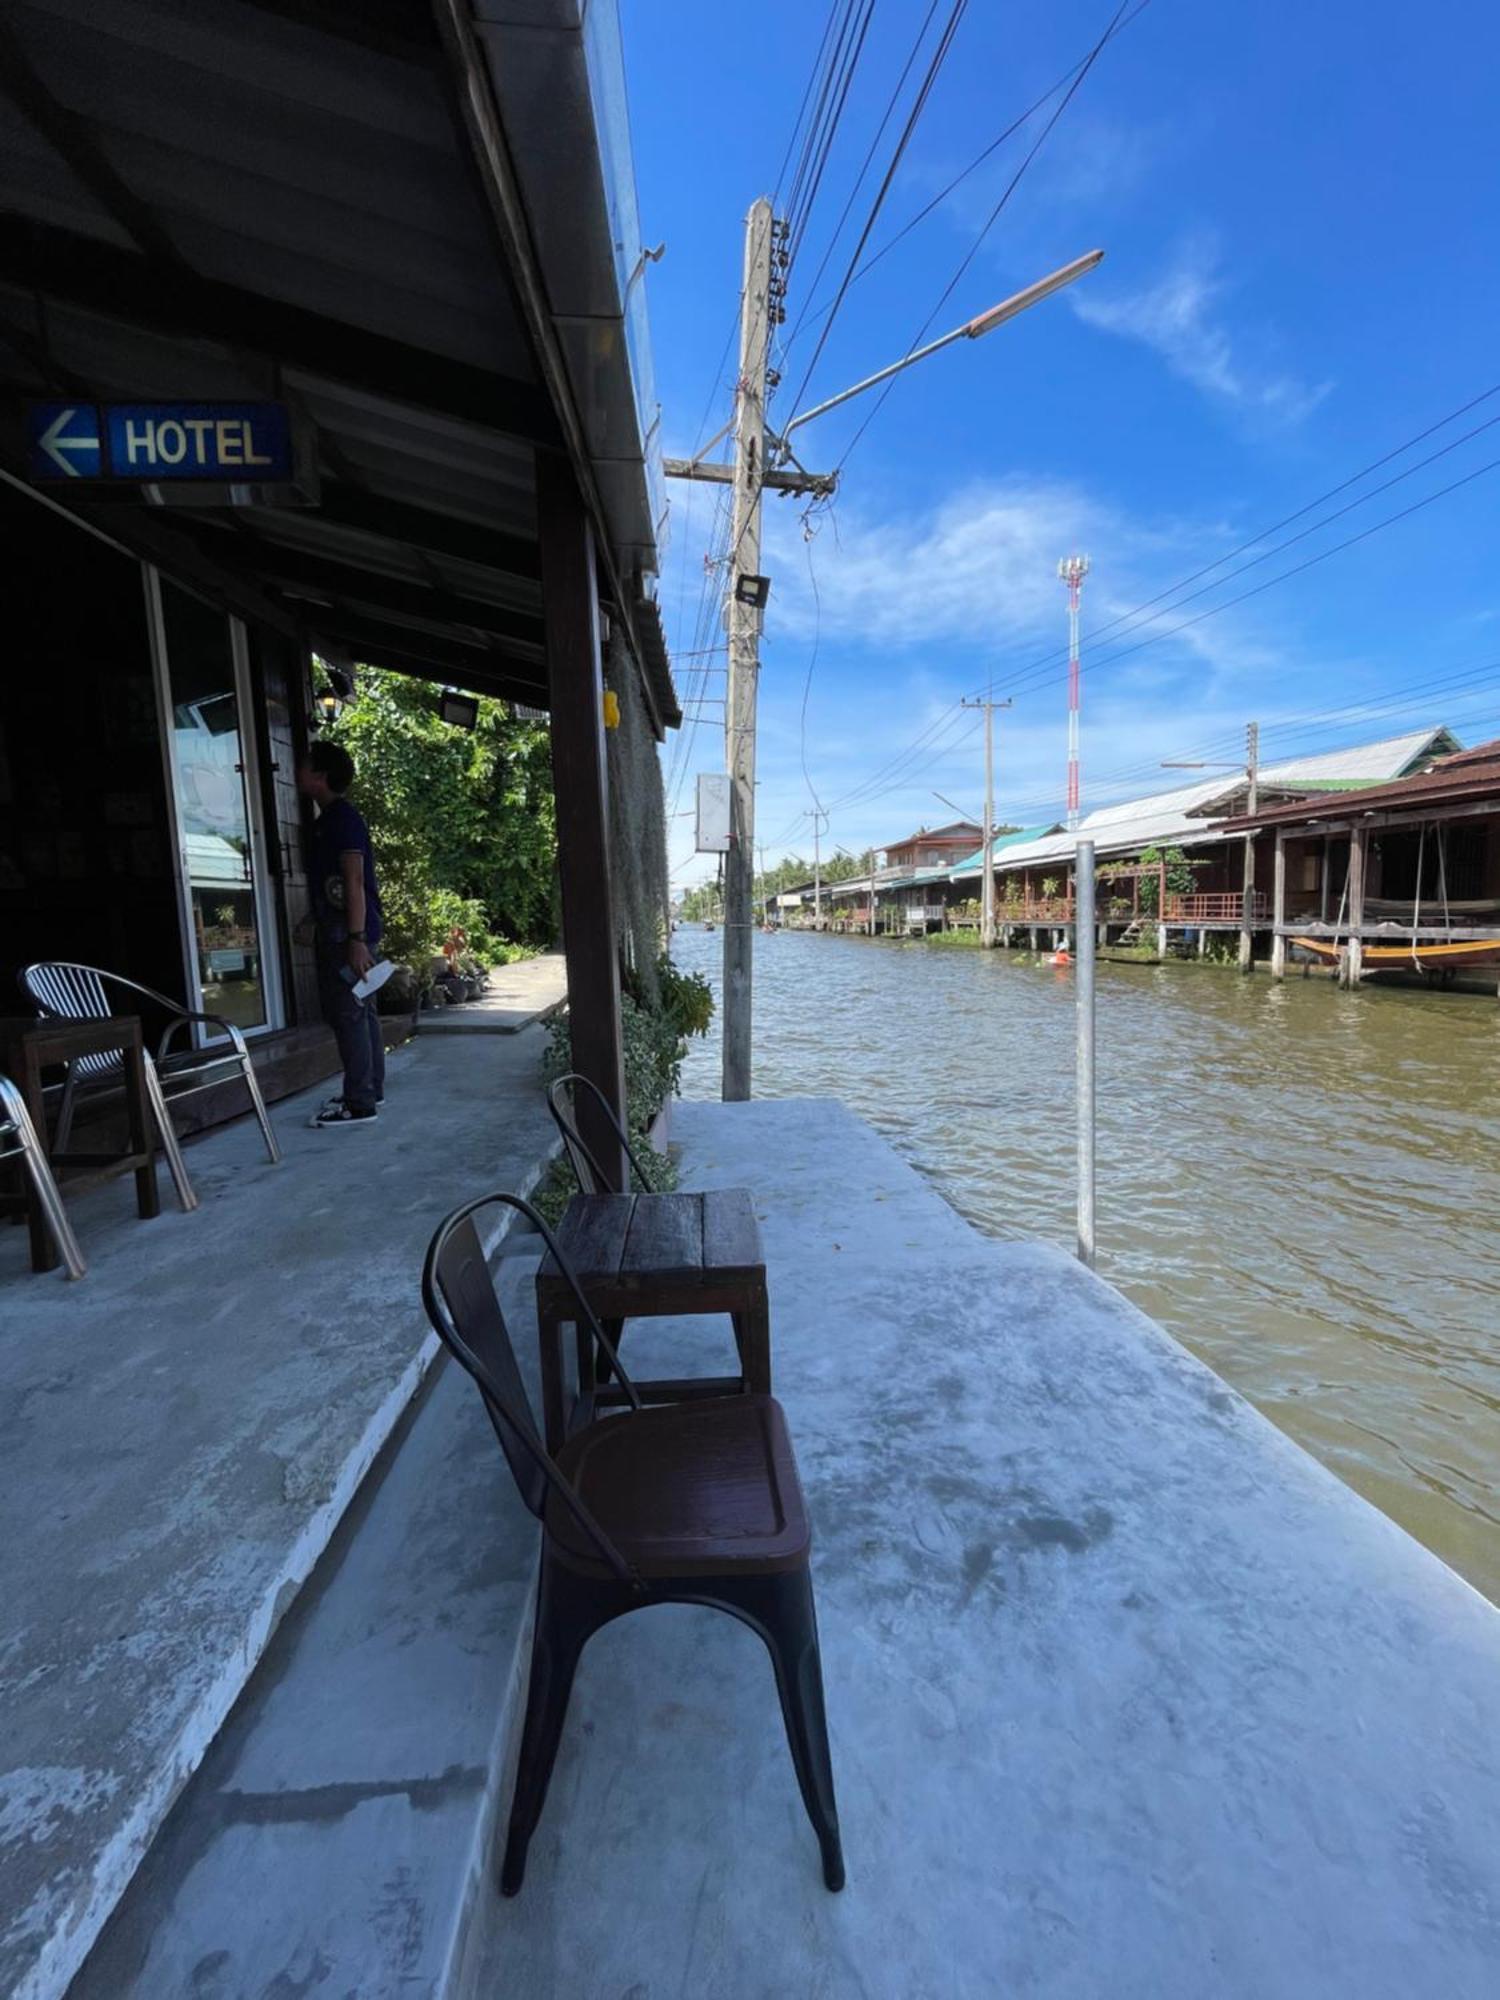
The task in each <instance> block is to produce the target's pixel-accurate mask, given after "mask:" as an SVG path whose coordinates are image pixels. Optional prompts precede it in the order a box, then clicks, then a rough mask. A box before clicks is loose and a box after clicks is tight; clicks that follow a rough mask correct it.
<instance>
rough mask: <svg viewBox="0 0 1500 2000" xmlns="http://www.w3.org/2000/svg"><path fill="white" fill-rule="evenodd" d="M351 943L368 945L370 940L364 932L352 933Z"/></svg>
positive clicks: (350, 936) (350, 934) (350, 935)
mask: <svg viewBox="0 0 1500 2000" xmlns="http://www.w3.org/2000/svg"><path fill="white" fill-rule="evenodd" d="M349 942H350V944H367V943H368V942H369V940H368V939H367V938H366V936H365V934H364V932H363V931H350V933H349Z"/></svg>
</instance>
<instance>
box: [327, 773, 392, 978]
mask: <svg viewBox="0 0 1500 2000" xmlns="http://www.w3.org/2000/svg"><path fill="white" fill-rule="evenodd" d="M346 854H359V855H362V856H363V857H364V871H365V942H366V943H367V944H368V945H369V947H370V949H371V950H372V951H373V950H374V949H375V946H376V945H377V944H379V942H380V927H381V926H380V891H379V890H378V889H377V888H376V887H375V861H374V857H373V856H372V854H371V853H370V829H369V828H368V827H367V826H366V825H365V822H364V816H363V814H362V813H360V812H357V811H356V810H355V808H354V807H353V806H352V805H351V804H350V803H349V801H348V800H347V799H330V800H329V802H328V804H327V805H326V806H324V808H323V810H322V811H321V812H320V813H319V814H318V823H317V825H316V826H315V827H314V829H313V865H312V897H313V910H314V913H315V914H316V916H317V919H318V933H319V936H320V937H322V938H323V939H324V940H325V941H326V942H327V943H329V944H342V943H343V942H344V941H345V939H346V938H347V937H348V934H349V920H348V917H347V916H346V915H345V912H344V866H343V858H342V857H343V856H344V855H346Z"/></svg>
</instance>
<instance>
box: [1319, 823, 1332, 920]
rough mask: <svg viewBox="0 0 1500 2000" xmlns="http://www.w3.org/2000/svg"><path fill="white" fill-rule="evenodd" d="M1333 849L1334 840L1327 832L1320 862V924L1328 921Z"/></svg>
mask: <svg viewBox="0 0 1500 2000" xmlns="http://www.w3.org/2000/svg"><path fill="white" fill-rule="evenodd" d="M1332 849H1333V842H1332V841H1331V840H1330V839H1329V837H1328V835H1327V834H1326V833H1325V834H1324V836H1323V858H1322V860H1321V861H1320V862H1319V863H1318V922H1319V923H1320V924H1326V923H1327V922H1328V857H1329V855H1330V853H1331V852H1332Z"/></svg>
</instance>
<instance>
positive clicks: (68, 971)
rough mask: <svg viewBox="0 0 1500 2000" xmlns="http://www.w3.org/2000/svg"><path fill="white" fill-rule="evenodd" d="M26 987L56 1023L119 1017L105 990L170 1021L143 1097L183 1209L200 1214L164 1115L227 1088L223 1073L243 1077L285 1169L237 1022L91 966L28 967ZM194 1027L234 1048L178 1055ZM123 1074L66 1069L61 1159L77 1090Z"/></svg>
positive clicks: (109, 1063)
mask: <svg viewBox="0 0 1500 2000" xmlns="http://www.w3.org/2000/svg"><path fill="white" fill-rule="evenodd" d="M21 985H22V986H23V988H24V989H25V991H26V993H27V994H28V996H29V997H30V998H31V999H32V1000H33V1001H34V1002H35V1003H36V1005H37V1007H38V1008H40V1010H41V1012H42V1013H44V1014H52V1015H56V1016H59V1017H60V1018H61V1019H63V1020H69V1021H88V1020H104V1019H107V1018H108V1016H109V1015H110V1014H112V1013H116V1012H119V1011H121V1010H120V1009H117V1008H115V1007H112V1006H111V1005H110V1000H109V994H108V991H107V988H108V987H120V988H122V989H123V990H124V991H125V992H126V993H130V994H134V995H137V996H138V997H139V998H140V999H142V1000H147V1001H149V1002H150V1003H151V1005H152V1006H153V1007H160V1008H161V1009H162V1011H163V1012H164V1013H166V1014H167V1015H169V1016H170V1017H171V1018H170V1020H169V1022H168V1025H167V1029H166V1032H165V1033H164V1034H163V1035H162V1038H161V1040H160V1042H159V1043H158V1044H157V1050H156V1056H155V1059H154V1060H153V1059H152V1057H151V1056H150V1055H148V1056H147V1057H146V1089H147V1092H148V1093H149V1095H150V1098H151V1107H152V1111H153V1114H154V1116H155V1118H156V1125H157V1130H158V1131H159V1133H160V1134H161V1143H162V1150H163V1152H164V1153H165V1154H166V1156H167V1165H168V1167H169V1169H170V1170H171V1174H172V1183H173V1186H174V1187H175V1188H176V1190H177V1199H178V1201H179V1202H180V1203H181V1205H182V1207H183V1208H185V1209H191V1208H196V1207H197V1206H198V1197H197V1196H196V1195H195V1194H194V1193H193V1187H192V1182H191V1181H190V1180H189V1179H188V1174H187V1168H186V1167H185V1166H184V1165H183V1160H182V1151H181V1148H180V1147H179V1145H178V1143H177V1133H176V1131H175V1129H174V1127H173V1124H172V1119H171V1114H170V1112H169V1111H168V1108H167V1106H168V1100H169V1097H171V1098H177V1097H191V1096H193V1095H194V1094H195V1093H196V1092H198V1091H200V1090H208V1089H211V1088H212V1086H213V1085H214V1084H216V1083H222V1082H224V1081H226V1072H228V1071H229V1070H231V1069H238V1070H239V1072H240V1075H241V1077H242V1078H243V1080H244V1084H245V1088H246V1089H247V1090H248V1091H249V1093H250V1108H251V1110H252V1111H254V1113H255V1116H256V1119H257V1121H258V1123H259V1125H260V1129H261V1136H262V1137H263V1138H264V1140H265V1142H266V1151H267V1153H269V1155H270V1157H271V1164H272V1165H273V1166H275V1165H278V1164H279V1163H280V1160H281V1150H280V1148H279V1147H278V1146H277V1144H276V1134H275V1133H274V1132H273V1131H272V1129H271V1120H270V1118H269V1117H268V1116H267V1114H266V1106H265V1100H264V1098H263V1097H262V1096H261V1094H260V1084H259V1083H258V1082H257V1081H256V1076H255V1066H254V1064H253V1063H252V1062H251V1060H250V1051H249V1049H248V1048H247V1047H246V1046H245V1037H244V1036H243V1035H242V1034H241V1032H240V1030H239V1029H238V1028H237V1027H236V1026H235V1024H234V1023H233V1022H232V1021H226V1020H225V1019H224V1018H223V1016H222V1015H219V1014H195V1013H193V1012H191V1011H190V1010H189V1009H188V1008H186V1007H183V1006H180V1005H179V1004H178V1003H177V1001H175V1000H170V999H168V998H167V996H166V994H164V993H158V992H156V991H155V990H154V988H152V987H150V986H142V985H140V984H138V982H137V981H135V980H133V979H126V978H124V977H123V975H122V974H120V973H118V972H103V971H100V970H98V969H97V968H96V967H94V966H92V965H73V964H69V963H66V962H63V961H50V962H44V963H39V964H36V965H28V966H27V967H26V969H25V970H24V971H23V972H22V974H21ZM123 1011H125V1012H128V1013H139V1012H140V1011H141V1010H140V1008H139V1007H138V1006H136V1007H127V1008H125V1009H124V1010H123ZM194 1021H201V1022H203V1023H204V1024H205V1025H206V1026H208V1027H214V1028H218V1029H220V1030H221V1031H222V1032H223V1033H224V1034H225V1035H227V1036H228V1038H229V1042H230V1047H229V1048H228V1049H226V1050H222V1051H219V1050H215V1049H195V1048H186V1049H182V1050H179V1051H177V1052H176V1053H174V1052H173V1050H172V1043H173V1040H174V1039H175V1038H176V1036H177V1035H178V1034H179V1033H180V1032H181V1031H182V1030H183V1029H185V1028H189V1027H190V1026H191V1024H192V1023H193V1022H194ZM120 1068H121V1065H120V1058H119V1057H118V1056H117V1055H91V1056H80V1057H79V1058H78V1060H77V1061H76V1062H73V1063H70V1064H69V1065H68V1075H67V1081H66V1082H65V1083H64V1085H63V1095H62V1103H61V1105H60V1107H59V1109H58V1114H57V1134H56V1141H55V1150H56V1151H58V1152H63V1151H65V1150H66V1147H67V1143H68V1137H69V1134H70V1133H71V1131H72V1129H73V1113H74V1110H75V1109H76V1105H77V1098H78V1092H79V1089H80V1087H84V1088H87V1087H89V1086H91V1085H99V1086H101V1087H102V1086H104V1085H106V1084H112V1083H114V1082H115V1081H117V1079H118V1077H119V1075H120ZM214 1072H218V1073H217V1074H214ZM195 1079H196V1080H195Z"/></svg>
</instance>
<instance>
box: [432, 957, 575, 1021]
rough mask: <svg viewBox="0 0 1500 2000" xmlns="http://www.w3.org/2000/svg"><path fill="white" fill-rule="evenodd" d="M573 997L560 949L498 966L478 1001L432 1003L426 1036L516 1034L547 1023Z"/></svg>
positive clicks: (565, 964)
mask: <svg viewBox="0 0 1500 2000" xmlns="http://www.w3.org/2000/svg"><path fill="white" fill-rule="evenodd" d="M567 997H568V968H567V960H566V959H565V958H564V957H563V955H562V953H561V952H560V951H548V952H543V953H542V954H541V956H540V957H538V958H522V959H518V960H517V961H516V963H515V964H514V965H497V966H496V967H495V970H494V971H493V972H492V973H491V974H490V983H489V985H488V986H487V987H486V989H485V991H484V992H483V993H482V994H481V995H480V997H479V998H478V999H477V1000H465V1001H463V1002H461V1003H460V1004H459V1005H458V1006H456V1007H432V1008H429V1009H428V1011H427V1012H426V1013H425V1014H423V1015H422V1017H421V1026H420V1029H419V1032H420V1033H421V1034H424V1035H515V1034H519V1033H520V1031H521V1030H522V1029H523V1028H529V1027H530V1026H531V1025H532V1023H533V1022H537V1021H546V1020H548V1019H549V1018H550V1017H551V1016H552V1015H553V1014H555V1013H556V1012H557V1010H558V1008H559V1007H561V1006H562V1005H563V1004H564V1002H565V1001H566V1000H567Z"/></svg>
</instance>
